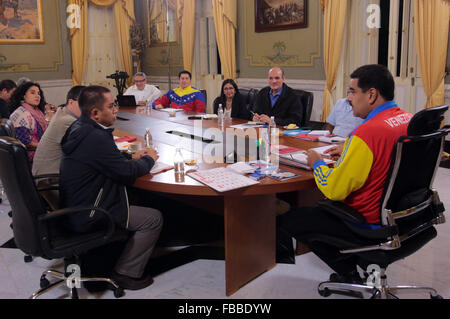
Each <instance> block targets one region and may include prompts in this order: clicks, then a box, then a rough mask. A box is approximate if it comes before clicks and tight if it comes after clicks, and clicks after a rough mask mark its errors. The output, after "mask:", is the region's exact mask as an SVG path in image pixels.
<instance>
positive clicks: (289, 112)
mask: <svg viewBox="0 0 450 319" xmlns="http://www.w3.org/2000/svg"><path fill="white" fill-rule="evenodd" d="M268 80H269V86H268V87H265V88H263V89H261V90H260V91H259V93H258V96H257V97H256V101H255V114H254V115H253V121H255V122H264V123H269V122H270V117H271V116H273V117H274V118H275V123H276V124H277V125H283V126H284V125H289V124H297V125H298V126H300V125H301V121H302V108H303V105H302V103H301V101H300V99H299V97H298V96H297V95H296V94H295V93H294V91H293V90H292V89H291V88H290V87H289V86H287V85H286V84H285V83H284V82H285V81H286V79H285V77H284V71H283V70H282V69H281V68H279V67H274V68H272V69H270V70H269V78H268Z"/></svg>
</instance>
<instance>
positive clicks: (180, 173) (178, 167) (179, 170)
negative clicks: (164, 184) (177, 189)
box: [173, 148, 184, 181]
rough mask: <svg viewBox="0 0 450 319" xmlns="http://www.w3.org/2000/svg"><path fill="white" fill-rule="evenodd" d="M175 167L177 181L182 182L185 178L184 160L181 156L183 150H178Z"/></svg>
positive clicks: (174, 162) (174, 159)
mask: <svg viewBox="0 0 450 319" xmlns="http://www.w3.org/2000/svg"><path fill="white" fill-rule="evenodd" d="M173 166H174V168H175V180H177V181H178V180H182V178H181V177H184V158H183V155H182V154H181V148H177V149H176V151H175V156H174V158H173Z"/></svg>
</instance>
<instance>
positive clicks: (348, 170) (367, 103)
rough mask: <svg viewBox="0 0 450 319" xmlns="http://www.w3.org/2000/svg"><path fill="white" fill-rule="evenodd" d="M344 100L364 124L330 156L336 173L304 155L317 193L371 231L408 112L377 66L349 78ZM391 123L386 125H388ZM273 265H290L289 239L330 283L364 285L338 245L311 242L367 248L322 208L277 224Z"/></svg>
mask: <svg viewBox="0 0 450 319" xmlns="http://www.w3.org/2000/svg"><path fill="white" fill-rule="evenodd" d="M350 78H351V81H350V88H349V94H348V100H349V102H350V103H351V105H352V108H353V114H354V115H355V116H357V117H360V118H363V119H364V122H363V124H361V125H360V126H359V127H357V128H356V130H354V132H353V133H352V134H350V136H349V137H348V138H347V140H346V142H345V144H344V145H343V146H342V145H340V146H335V147H334V148H333V149H332V150H331V151H329V154H330V155H338V154H340V158H339V161H338V162H337V163H336V164H335V167H334V168H329V167H328V166H327V165H326V164H325V162H324V161H323V160H322V157H321V156H320V155H319V154H318V153H316V152H315V151H308V153H307V155H308V165H309V166H310V167H311V168H313V170H314V178H315V180H316V184H317V187H318V188H319V190H320V191H321V192H322V193H323V194H324V195H325V196H326V197H327V198H328V199H331V200H334V201H342V202H343V203H345V204H346V205H348V206H350V207H352V208H354V209H356V210H357V211H358V212H359V213H360V214H362V215H363V216H364V218H365V220H366V221H367V223H368V226H369V227H372V228H379V227H380V226H381V225H380V200H381V196H382V193H383V187H384V184H385V180H386V177H387V173H388V169H389V166H390V162H391V155H392V152H393V149H394V146H395V144H396V143H397V140H398V138H399V137H400V136H402V135H406V132H407V127H408V124H409V121H410V120H411V118H412V115H411V114H410V113H407V112H405V111H403V110H401V109H400V108H399V107H398V106H397V103H396V102H395V101H394V100H393V99H394V89H395V84H394V79H393V77H392V75H391V73H390V72H389V70H388V69H387V68H386V67H384V66H381V65H365V66H362V67H360V68H358V69H356V70H355V71H354V72H353V73H352V74H351V75H350ZM390 119H395V122H394V123H398V125H390V124H389V123H390V122H389V120H390ZM277 225H278V228H277V236H278V238H277V260H278V261H282V260H283V259H288V260H290V261H292V260H293V259H294V258H293V255H294V252H293V248H292V237H294V238H295V239H297V240H298V241H300V242H303V243H305V244H307V245H308V246H309V248H310V249H311V250H312V251H313V252H314V253H315V254H316V255H317V256H318V257H319V258H320V259H322V260H323V261H324V262H325V263H326V264H328V266H330V267H331V268H332V269H333V270H334V271H335V272H336V273H335V274H332V275H331V276H330V281H339V282H352V283H362V278H361V277H360V276H359V273H358V272H357V268H356V266H357V260H356V257H355V256H353V255H350V254H342V253H340V249H341V248H344V247H340V246H339V243H336V245H329V244H326V243H322V242H317V241H312V240H311V241H310V240H309V238H310V236H311V235H312V234H322V235H330V236H334V237H339V238H343V239H345V240H346V241H352V242H354V243H355V244H356V245H361V246H365V245H367V242H365V241H364V240H362V239H360V238H359V237H358V236H357V235H356V234H354V233H352V232H351V231H349V229H347V227H346V226H345V224H344V223H343V222H342V221H341V220H339V219H338V218H336V217H334V216H332V215H331V214H329V213H327V212H326V211H325V210H323V209H321V208H320V207H318V206H316V207H302V208H298V209H296V210H292V211H290V212H288V213H286V214H285V215H282V216H279V218H278V220H277Z"/></svg>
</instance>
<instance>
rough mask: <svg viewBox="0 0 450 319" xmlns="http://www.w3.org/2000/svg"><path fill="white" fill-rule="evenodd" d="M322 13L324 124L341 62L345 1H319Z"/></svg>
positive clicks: (322, 118)
mask: <svg viewBox="0 0 450 319" xmlns="http://www.w3.org/2000/svg"><path fill="white" fill-rule="evenodd" d="M321 4H322V9H323V11H324V53H323V55H324V57H323V59H324V67H325V74H326V77H327V81H326V84H325V89H324V94H323V105H322V117H321V121H322V122H325V121H326V119H327V117H328V115H329V114H330V97H331V91H332V90H333V87H334V84H335V83H336V77H337V74H338V69H339V62H340V60H341V52H342V45H343V43H342V41H343V37H344V26H345V20H346V12H347V0H321Z"/></svg>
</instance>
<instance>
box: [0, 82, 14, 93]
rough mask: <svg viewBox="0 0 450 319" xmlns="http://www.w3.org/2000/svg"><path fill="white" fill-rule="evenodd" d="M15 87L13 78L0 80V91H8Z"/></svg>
mask: <svg viewBox="0 0 450 319" xmlns="http://www.w3.org/2000/svg"><path fill="white" fill-rule="evenodd" d="M16 87H17V85H16V82H14V81H13V80H3V81H0V91H3V89H6V91H8V92H9V91H11V90H12V89H14V88H16Z"/></svg>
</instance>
